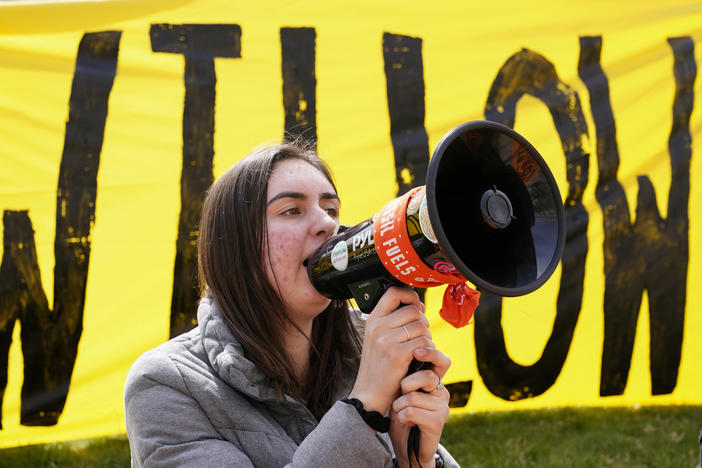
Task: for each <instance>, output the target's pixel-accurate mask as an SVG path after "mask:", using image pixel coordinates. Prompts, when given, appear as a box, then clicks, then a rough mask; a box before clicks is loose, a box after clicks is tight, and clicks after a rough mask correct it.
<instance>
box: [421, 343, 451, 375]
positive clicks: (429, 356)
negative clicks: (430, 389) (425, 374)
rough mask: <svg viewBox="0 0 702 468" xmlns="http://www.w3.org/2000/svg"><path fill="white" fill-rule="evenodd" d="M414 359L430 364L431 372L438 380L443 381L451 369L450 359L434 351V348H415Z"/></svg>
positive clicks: (436, 350)
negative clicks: (434, 373)
mask: <svg viewBox="0 0 702 468" xmlns="http://www.w3.org/2000/svg"><path fill="white" fill-rule="evenodd" d="M414 357H415V359H417V360H418V361H422V362H430V363H431V365H432V370H433V371H434V372H436V374H437V375H438V376H439V378H440V379H443V378H444V376H445V375H446V371H448V369H449V367H451V358H450V357H448V356H447V355H445V354H444V353H442V352H441V351H439V350H438V349H436V347H434V346H429V347H426V348H417V349H415V350H414Z"/></svg>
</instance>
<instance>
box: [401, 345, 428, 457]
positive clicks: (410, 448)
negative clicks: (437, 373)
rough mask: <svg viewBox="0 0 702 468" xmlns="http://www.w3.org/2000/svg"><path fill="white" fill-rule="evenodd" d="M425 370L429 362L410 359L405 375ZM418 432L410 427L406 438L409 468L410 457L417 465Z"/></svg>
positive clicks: (416, 427) (414, 427)
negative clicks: (414, 459)
mask: <svg viewBox="0 0 702 468" xmlns="http://www.w3.org/2000/svg"><path fill="white" fill-rule="evenodd" d="M426 369H431V363H430V362H423V361H418V360H416V359H412V362H411V363H410V365H409V369H408V370H407V375H410V374H414V373H415V372H418V371H420V370H426ZM419 391H420V392H423V390H422V389H421V388H420V389H419ZM419 432H420V431H419V427H418V426H412V427H411V428H410V432H409V435H408V436H407V460H409V463H410V467H411V466H412V455H414V456H415V458H416V459H417V464H419ZM419 468H422V465H421V464H419Z"/></svg>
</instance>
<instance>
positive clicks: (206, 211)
mask: <svg viewBox="0 0 702 468" xmlns="http://www.w3.org/2000/svg"><path fill="white" fill-rule="evenodd" d="M290 158H295V159H300V160H303V161H305V162H307V163H309V164H311V165H312V166H313V167H315V168H316V169H317V170H319V171H320V172H321V173H322V174H323V175H324V176H325V177H326V178H327V180H329V182H330V183H331V184H332V187H334V191H336V186H335V184H334V181H333V178H332V176H331V173H330V171H329V169H328V168H327V166H326V165H325V163H324V162H323V161H322V160H321V159H319V157H318V156H317V155H316V154H315V153H314V152H313V151H311V150H310V149H307V148H305V147H303V146H302V145H299V144H296V143H285V144H281V145H276V146H270V147H267V148H263V149H260V150H257V151H255V152H253V153H252V154H250V155H249V156H247V157H246V158H244V159H243V160H242V161H240V162H239V163H238V164H236V165H235V166H234V167H232V168H231V169H229V170H228V171H227V172H226V173H225V174H224V175H222V176H221V177H220V178H219V179H218V180H217V181H216V182H215V183H214V184H213V185H212V187H211V188H210V190H209V192H208V194H207V197H206V199H205V203H204V207H203V211H202V217H201V220H200V237H199V242H198V270H199V279H200V289H201V292H202V293H203V294H205V292H207V294H209V295H210V296H211V297H212V299H213V300H214V301H215V303H216V304H217V306H218V307H219V309H220V310H221V311H222V315H223V317H224V320H225V322H226V323H227V325H228V326H229V328H230V329H231V332H232V334H233V335H234V337H235V338H236V339H237V340H238V341H239V343H240V344H241V345H242V346H243V348H244V351H245V353H246V357H247V358H248V359H250V360H251V361H252V362H253V363H254V364H256V366H257V367H258V368H259V369H260V370H261V371H262V372H263V373H264V375H266V376H267V377H268V379H269V383H270V385H272V386H273V387H274V388H276V389H277V390H278V391H279V394H280V395H281V396H282V394H283V393H287V394H288V395H290V396H292V397H293V398H296V399H298V400H300V401H303V400H306V404H307V407H308V408H309V409H310V411H311V412H312V413H313V414H314V415H315V417H317V418H318V419H319V418H321V417H322V416H323V415H324V413H325V412H326V411H327V410H328V409H329V408H330V407H331V405H332V404H333V403H334V397H335V395H336V394H337V393H338V392H339V391H340V389H341V386H342V385H343V376H344V374H346V373H347V372H349V371H352V370H353V369H355V368H356V366H357V359H358V353H359V349H360V340H359V337H358V334H357V333H356V330H355V329H354V327H353V324H352V322H351V318H350V316H349V308H348V304H347V302H346V301H342V300H333V301H332V302H331V304H330V305H329V306H328V307H327V308H326V309H325V310H324V311H323V312H322V313H321V314H319V315H318V316H317V317H316V318H315V319H314V322H313V325H312V336H310V337H308V339H309V340H310V343H311V345H312V346H311V355H310V363H309V369H308V371H307V375H306V376H305V377H304V378H303V379H302V381H300V379H298V378H297V377H296V374H295V371H294V367H293V364H292V361H291V360H290V358H289V356H288V355H287V353H286V352H285V349H284V346H283V339H282V331H283V329H284V327H285V325H286V324H292V325H293V326H295V327H297V325H295V323H294V322H293V321H292V320H290V318H289V317H288V316H287V314H286V312H285V306H284V303H283V300H282V298H281V297H280V296H279V294H278V293H277V288H276V287H275V286H274V285H272V284H271V282H270V281H269V280H268V277H267V275H266V268H265V263H264V262H266V261H267V260H266V259H265V258H263V252H265V251H267V249H266V242H267V238H268V235H267V231H266V202H267V193H268V179H269V178H270V175H271V173H272V172H273V169H274V168H275V166H276V164H277V163H278V162H280V161H282V160H285V159H290ZM298 330H300V329H299V328H298ZM300 331H301V330H300Z"/></svg>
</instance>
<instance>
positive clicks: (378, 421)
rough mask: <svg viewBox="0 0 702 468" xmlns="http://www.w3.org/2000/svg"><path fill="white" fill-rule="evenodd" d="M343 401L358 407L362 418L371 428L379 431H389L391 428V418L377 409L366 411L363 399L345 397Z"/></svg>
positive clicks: (357, 409)
mask: <svg viewBox="0 0 702 468" xmlns="http://www.w3.org/2000/svg"><path fill="white" fill-rule="evenodd" d="M341 401H343V402H344V403H347V404H349V405H351V406H353V407H354V408H356V411H358V414H360V415H361V419H363V421H365V423H366V424H368V426H370V428H371V429H373V430H375V431H377V432H388V429H390V418H386V417H385V416H383V415H382V414H380V413H379V412H377V411H366V410H365V409H363V403H361V400H359V399H357V398H344V399H343V400H341Z"/></svg>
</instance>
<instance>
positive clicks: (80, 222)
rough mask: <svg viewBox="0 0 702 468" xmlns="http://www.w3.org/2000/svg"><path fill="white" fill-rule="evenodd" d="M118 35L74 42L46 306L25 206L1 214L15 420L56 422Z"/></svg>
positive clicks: (0, 300) (0, 278) (2, 352)
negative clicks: (16, 364) (19, 365)
mask: <svg viewBox="0 0 702 468" xmlns="http://www.w3.org/2000/svg"><path fill="white" fill-rule="evenodd" d="M120 37H121V32H119V31H103V32H98V33H90V34H85V35H84V36H83V38H82V40H81V42H80V45H79V47H78V56H77V59H76V69H75V73H74V75H73V85H72V89H71V98H70V103H69V117H68V122H67V123H66V134H65V139H64V147H63V155H62V157H61V167H60V170H59V179H58V188H57V191H56V238H55V241H54V255H55V259H56V264H55V267H54V307H53V309H49V305H48V301H47V299H46V294H45V293H44V288H43V287H42V284H41V277H40V274H39V266H38V262H37V254H36V249H35V246H34V230H33V228H32V222H31V220H30V219H29V214H28V212H27V211H26V210H24V211H9V210H7V211H5V212H4V215H3V224H4V229H5V232H4V243H3V248H4V251H3V256H2V264H0V408H1V406H2V405H1V404H2V396H4V393H5V388H6V387H7V368H8V352H9V348H10V343H11V342H12V330H13V328H14V325H15V321H16V320H19V321H20V323H21V325H22V330H21V340H22V354H23V355H24V383H23V385H22V404H21V411H20V414H21V416H20V423H21V424H23V425H26V426H50V425H53V424H56V423H57V422H58V418H59V416H60V415H61V413H62V412H63V407H64V404H65V402H66V397H67V395H68V388H69V385H70V382H71V374H72V373H73V366H74V364H75V361H76V353H77V350H78V342H79V341H80V336H81V333H82V331H83V307H84V305H85V287H86V283H87V278H88V261H89V258H90V228H91V226H92V224H93V223H94V222H95V198H96V194H97V172H98V166H99V163H100V152H101V150H102V141H103V136H104V131H105V121H106V119H107V102H108V98H109V96H110V92H111V90H112V84H113V82H114V78H115V73H116V69H117V54H118V51H119V41H120ZM1 417H2V413H0V418H1ZM0 421H1V419H0ZM0 428H2V425H0Z"/></svg>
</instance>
